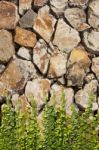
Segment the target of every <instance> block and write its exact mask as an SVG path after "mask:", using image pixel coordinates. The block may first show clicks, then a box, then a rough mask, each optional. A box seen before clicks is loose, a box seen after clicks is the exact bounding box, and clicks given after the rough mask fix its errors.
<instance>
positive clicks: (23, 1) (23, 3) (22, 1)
mask: <svg viewBox="0 0 99 150" xmlns="http://www.w3.org/2000/svg"><path fill="white" fill-rule="evenodd" d="M31 5H32V0H19V13H20V14H21V15H23V14H24V12H25V11H26V10H28V9H31Z"/></svg>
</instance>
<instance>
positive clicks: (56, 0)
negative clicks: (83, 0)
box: [50, 0, 68, 16]
mask: <svg viewBox="0 0 99 150" xmlns="http://www.w3.org/2000/svg"><path fill="white" fill-rule="evenodd" d="M50 4H51V9H52V11H53V12H54V13H55V14H56V15H57V16H61V15H63V14H64V11H65V9H66V7H67V6H68V0H61V1H60V0H50Z"/></svg>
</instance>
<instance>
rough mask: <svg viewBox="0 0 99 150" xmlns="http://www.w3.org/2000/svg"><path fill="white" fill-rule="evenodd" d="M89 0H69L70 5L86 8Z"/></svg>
mask: <svg viewBox="0 0 99 150" xmlns="http://www.w3.org/2000/svg"><path fill="white" fill-rule="evenodd" d="M88 1H89V0H69V4H70V6H74V7H75V6H77V7H80V8H86V7H87V4H88Z"/></svg>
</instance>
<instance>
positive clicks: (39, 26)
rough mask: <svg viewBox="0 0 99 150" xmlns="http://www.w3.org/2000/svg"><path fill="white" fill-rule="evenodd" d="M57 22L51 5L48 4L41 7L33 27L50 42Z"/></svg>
mask: <svg viewBox="0 0 99 150" xmlns="http://www.w3.org/2000/svg"><path fill="white" fill-rule="evenodd" d="M55 23H56V19H55V18H54V17H53V16H52V15H51V14H50V12H49V7H48V6H47V5H46V6H44V7H42V8H41V9H39V12H38V16H37V19H36V20H35V22H34V26H33V28H34V30H35V31H36V32H37V33H38V34H39V35H40V36H41V37H42V38H43V39H44V40H45V41H46V42H50V39H51V37H52V34H53V32H54V26H55Z"/></svg>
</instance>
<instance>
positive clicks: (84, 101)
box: [75, 80, 98, 111]
mask: <svg viewBox="0 0 99 150" xmlns="http://www.w3.org/2000/svg"><path fill="white" fill-rule="evenodd" d="M97 87H98V82H97V80H92V81H91V82H89V83H88V84H86V85H85V86H84V88H83V89H81V90H79V91H78V92H77V93H76V95H75V102H76V104H78V106H80V107H82V109H85V108H87V107H88V104H89V98H90V96H92V97H93V106H92V110H93V111H95V110H97V109H98V104H97V102H96V100H97Z"/></svg>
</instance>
